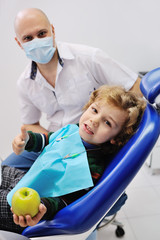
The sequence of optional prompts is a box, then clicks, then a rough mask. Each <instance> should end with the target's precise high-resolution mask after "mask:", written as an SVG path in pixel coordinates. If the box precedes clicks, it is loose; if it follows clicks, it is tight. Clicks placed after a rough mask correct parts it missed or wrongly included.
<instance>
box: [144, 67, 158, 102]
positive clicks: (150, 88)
mask: <svg viewBox="0 0 160 240" xmlns="http://www.w3.org/2000/svg"><path fill="white" fill-rule="evenodd" d="M140 89H141V91H142V93H143V95H144V97H145V98H146V99H147V100H148V102H149V103H151V104H153V103H156V104H157V105H160V68H156V69H153V70H152V71H150V72H148V73H147V74H145V76H144V77H143V78H142V80H141V83H140Z"/></svg>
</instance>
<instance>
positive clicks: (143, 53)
mask: <svg viewBox="0 0 160 240" xmlns="http://www.w3.org/2000/svg"><path fill="white" fill-rule="evenodd" d="M26 7H27V8H28V7H37V8H40V9H42V10H43V11H44V12H45V13H46V14H47V15H48V17H49V19H50V21H51V23H52V24H53V25H54V26H55V31H56V39H57V41H66V42H73V43H80V44H87V45H91V46H94V47H99V48H101V49H103V50H104V51H105V52H107V53H108V54H109V55H111V56H112V57H114V58H115V59H116V60H118V61H120V62H122V63H124V64H125V65H126V66H128V67H130V68H131V69H133V70H134V71H136V72H139V71H149V70H151V69H153V68H157V67H159V57H158V56H159V52H160V14H159V12H160V1H159V0H134V1H133V0H45V1H44V0H27V1H26V0H12V1H11V0H0V30H1V32H0V33H1V34H0V73H1V74H0V76H1V79H0V108H1V111H0V112H1V116H0V133H1V137H0V156H1V157H2V158H3V159H4V158H5V157H6V156H7V155H8V154H9V153H10V152H11V142H12V139H13V137H14V136H16V135H17V134H18V133H19V129H20V125H21V122H20V115H19V111H18V100H17V92H16V81H17V78H18V77H19V75H20V74H21V72H22V71H23V69H24V67H25V66H26V64H27V62H28V60H27V58H26V57H25V54H24V52H23V51H22V50H21V49H20V48H19V47H18V45H17V44H16V42H15V40H14V37H15V34H14V28H13V22H14V18H15V16H16V14H17V12H18V11H19V10H21V9H23V8H26Z"/></svg>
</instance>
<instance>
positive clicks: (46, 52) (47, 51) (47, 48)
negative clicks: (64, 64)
mask: <svg viewBox="0 0 160 240" xmlns="http://www.w3.org/2000/svg"><path fill="white" fill-rule="evenodd" d="M22 47H23V49H24V51H25V53H26V56H27V57H28V58H30V59H31V60H32V61H34V62H37V63H42V64H45V63H48V62H49V61H50V60H51V59H52V57H53V55H54V53H55V50H56V48H55V47H53V36H51V37H45V38H41V39H39V38H36V39H33V40H32V41H30V42H26V43H23V44H22Z"/></svg>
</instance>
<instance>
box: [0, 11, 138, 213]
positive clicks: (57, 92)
mask: <svg viewBox="0 0 160 240" xmlns="http://www.w3.org/2000/svg"><path fill="white" fill-rule="evenodd" d="M15 33H16V37H15V40H16V42H17V43H18V45H19V46H20V48H21V49H22V50H23V51H24V52H25V54H26V56H27V57H28V58H29V59H30V62H29V64H28V66H27V67H26V69H25V70H24V72H23V73H22V74H21V76H20V78H19V79H18V82H17V87H18V93H19V99H20V112H21V121H22V123H23V124H24V125H25V127H26V129H27V130H31V131H34V132H43V133H45V132H48V131H52V132H54V131H56V130H58V129H59V128H61V127H63V126H64V125H66V124H69V123H77V122H79V118H80V116H81V113H82V108H83V106H84V104H85V103H86V102H87V101H88V99H89V95H90V93H91V92H92V91H93V90H95V89H97V88H98V87H99V86H101V85H103V84H108V85H121V86H123V87H125V88H126V89H127V90H131V91H136V92H137V94H139V95H141V92H140V89H139V84H140V78H139V77H138V75H137V74H136V73H134V72H132V71H131V70H130V69H128V68H127V67H125V66H123V65H122V64H120V63H118V62H116V61H115V60H114V59H112V58H111V57H109V56H108V55H107V54H106V53H104V52H103V51H101V50H100V49H98V48H92V47H89V46H84V45H78V44H70V43H64V42H56V41H55V30H54V27H53V25H52V24H50V22H49V20H48V18H47V16H46V15H45V13H44V12H42V11H41V10H40V9H35V8H29V9H24V10H22V11H20V12H19V13H18V14H17V16H16V18H15ZM42 113H45V116H46V119H47V121H48V123H49V126H48V127H47V129H46V128H45V127H44V126H41V125H40V120H41V114H42ZM38 155H39V153H33V152H26V151H24V152H23V153H22V154H21V155H18V156H17V155H15V154H14V153H12V154H11V155H10V156H9V157H8V158H7V159H6V160H4V161H3V164H2V165H9V166H12V167H15V168H19V169H21V170H23V171H28V169H29V168H30V167H31V165H32V164H33V162H34V161H35V159H36V158H37V157H38ZM125 199H126V197H125ZM121 205H122V204H121ZM117 210H119V209H115V211H117ZM112 213H114V212H113V211H112Z"/></svg>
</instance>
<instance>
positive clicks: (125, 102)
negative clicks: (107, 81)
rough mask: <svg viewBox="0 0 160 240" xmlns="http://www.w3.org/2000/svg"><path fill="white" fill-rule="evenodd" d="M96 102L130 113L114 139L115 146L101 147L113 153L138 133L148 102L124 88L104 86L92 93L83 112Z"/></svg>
mask: <svg viewBox="0 0 160 240" xmlns="http://www.w3.org/2000/svg"><path fill="white" fill-rule="evenodd" d="M94 102H101V103H102V104H110V105H113V106H114V107H117V108H119V109H120V110H123V111H126V112H127V113H128V114H127V115H128V116H127V118H126V121H125V122H124V124H123V126H122V129H121V131H120V132H119V134H118V135H117V136H115V137H114V142H115V144H114V146H113V144H110V143H103V144H102V145H101V146H103V147H106V148H107V151H108V150H109V149H110V148H111V149H110V152H113V151H115V150H116V149H117V150H118V149H119V148H120V147H122V146H123V145H124V144H125V143H126V142H127V141H128V140H129V139H130V138H131V136H132V135H133V134H134V133H135V132H136V131H137V129H138V126H139V124H140V121H141V119H142V116H143V113H144V110H145V108H146V102H145V101H144V100H143V99H142V98H140V97H138V96H137V95H136V93H133V92H131V91H126V90H125V89H124V88H122V87H118V86H107V85H103V86H101V87H100V88H98V89H97V90H95V91H94V92H92V94H91V96H90V99H89V101H88V103H87V104H86V105H85V106H84V108H83V110H86V109H87V108H88V107H89V106H90V105H91V104H92V103H94ZM111 145H112V146H111Z"/></svg>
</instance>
